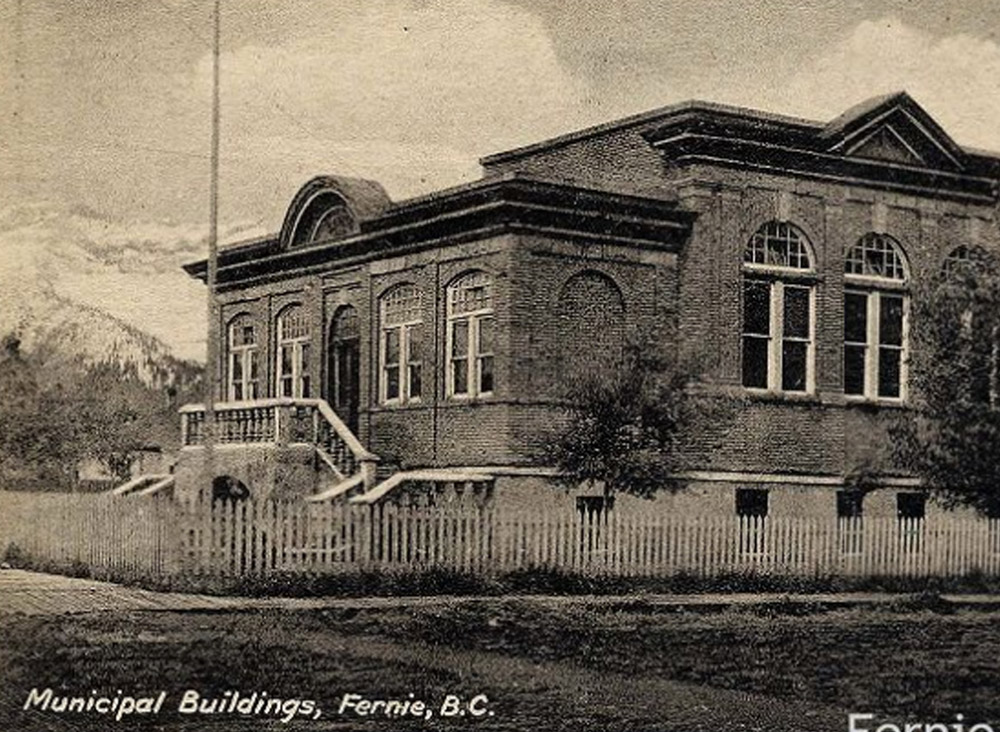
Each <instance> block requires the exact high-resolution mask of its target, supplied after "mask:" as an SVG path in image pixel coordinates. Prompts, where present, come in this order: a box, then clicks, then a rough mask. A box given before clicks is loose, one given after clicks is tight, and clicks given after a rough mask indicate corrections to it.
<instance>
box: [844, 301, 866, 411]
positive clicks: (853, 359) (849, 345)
mask: <svg viewBox="0 0 1000 732" xmlns="http://www.w3.org/2000/svg"><path fill="white" fill-rule="evenodd" d="M867 360H868V296H867V295H865V294H863V293H858V292H845V293H844V392H845V393H846V394H864V393H865V363H866V362H867Z"/></svg>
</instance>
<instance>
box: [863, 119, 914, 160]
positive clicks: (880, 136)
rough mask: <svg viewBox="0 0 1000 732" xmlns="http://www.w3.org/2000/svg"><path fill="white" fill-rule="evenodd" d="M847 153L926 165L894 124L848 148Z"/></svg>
mask: <svg viewBox="0 0 1000 732" xmlns="http://www.w3.org/2000/svg"><path fill="white" fill-rule="evenodd" d="M847 155H848V156H849V157H854V158H868V159H870V160H885V161H886V162H890V163H902V164H904V165H925V164H926V163H925V161H924V160H923V158H921V157H920V156H919V155H918V154H917V152H916V151H915V150H914V149H913V148H912V147H910V146H909V145H908V144H907V143H906V141H905V140H904V139H903V138H902V137H900V135H899V133H898V132H896V131H895V130H894V129H893V128H892V126H890V125H885V126H884V127H880V128H878V129H877V130H875V131H874V132H873V133H872V134H870V135H869V136H868V137H866V138H865V139H864V140H862V141H861V142H859V143H858V144H857V145H855V146H854V147H853V148H851V149H850V150H848V152H847Z"/></svg>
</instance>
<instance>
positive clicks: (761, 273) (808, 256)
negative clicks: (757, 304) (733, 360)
mask: <svg viewBox="0 0 1000 732" xmlns="http://www.w3.org/2000/svg"><path fill="white" fill-rule="evenodd" d="M779 227H783V228H784V230H783V231H782V232H781V234H780V236H777V238H778V240H779V241H782V242H785V243H787V244H788V245H789V246H791V244H792V242H796V243H798V244H800V245H801V247H802V251H799V252H794V253H792V256H791V257H789V258H790V259H791V258H794V259H797V260H798V261H800V262H801V261H803V260H805V264H806V266H804V267H792V266H783V265H773V264H765V263H761V262H759V261H754V260H756V259H761V258H762V257H759V256H757V254H758V253H759V252H761V251H763V252H765V253H766V248H765V249H763V250H762V249H761V248H760V246H759V245H760V242H759V238H760V237H762V236H766V235H767V234H765V233H764V232H766V231H768V230H769V229H771V228H779ZM779 230H780V229H779ZM790 234H794V235H795V237H796V238H797V239H796V238H792V237H791V236H790ZM743 258H744V261H743V277H742V280H741V283H740V285H741V287H742V290H741V293H740V298H741V301H742V303H743V307H744V308H745V307H746V297H745V294H746V284H747V282H761V283H765V284H767V286H768V290H769V296H770V298H769V307H770V311H769V314H768V322H769V326H770V327H769V332H768V336H767V385H766V386H764V387H757V386H745V385H744V386H743V388H744V389H746V390H747V391H748V392H750V393H758V394H773V395H777V396H811V395H814V394H815V393H816V282H815V270H814V267H813V262H814V256H813V251H812V246H811V244H810V243H809V239H808V237H807V236H806V235H805V234H804V233H803V232H802V231H801V230H800V229H799V228H798V227H797V226H795V225H794V224H791V223H789V222H786V221H770V222H768V223H766V224H764V225H763V226H761V227H760V228H759V229H757V231H756V232H755V233H754V234H753V235H752V236H751V237H750V239H749V240H748V242H747V244H746V247H745V249H744V255H743ZM748 260H749V261H748ZM785 288H797V289H805V290H808V292H809V334H808V337H807V339H805V343H806V381H805V389H804V390H785V389H783V388H782V383H781V382H782V372H783V368H784V363H783V359H784V354H783V346H784V343H785V341H786V340H789V341H796V342H802V341H803V339H801V338H786V337H785V334H784V330H785ZM745 323H746V318H745V313H743V317H742V318H741V321H740V361H741V369H740V381H741V384H742V380H743V366H744V365H743V363H742V361H743V357H744V355H743V354H744V348H743V343H744V341H745V339H746V338H747V337H748V336H747V334H746V331H745V330H744V327H745Z"/></svg>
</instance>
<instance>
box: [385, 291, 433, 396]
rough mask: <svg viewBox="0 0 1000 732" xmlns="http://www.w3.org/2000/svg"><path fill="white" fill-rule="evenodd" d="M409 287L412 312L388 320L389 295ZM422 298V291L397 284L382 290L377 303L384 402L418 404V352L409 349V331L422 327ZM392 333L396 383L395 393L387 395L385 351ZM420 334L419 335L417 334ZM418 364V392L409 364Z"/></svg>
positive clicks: (422, 385)
mask: <svg viewBox="0 0 1000 732" xmlns="http://www.w3.org/2000/svg"><path fill="white" fill-rule="evenodd" d="M406 288H412V291H413V295H412V296H413V297H414V298H415V299H416V305H415V306H414V312H413V313H412V314H409V316H408V317H403V318H398V319H397V318H392V320H391V322H390V318H389V317H388V316H389V313H388V309H389V305H390V303H391V298H392V297H393V296H394V295H398V294H399V293H400V292H401V291H402V290H404V289H406ZM422 308H423V297H422V293H421V292H420V290H419V289H418V288H416V287H415V286H414V285H398V286H397V287H394V288H393V289H392V290H390V291H389V292H387V293H385V294H384V295H383V296H382V297H381V298H380V302H379V316H380V317H379V322H380V324H381V331H380V337H379V401H380V402H381V403H382V404H384V405H389V406H391V405H399V404H407V403H418V402H420V400H421V396H422V392H423V390H424V374H423V362H422V359H421V357H420V354H418V353H414V350H413V333H414V331H415V330H416V329H420V328H423V324H424V323H423V311H422ZM392 333H396V334H397V336H398V338H399V362H398V363H397V364H396V368H397V370H398V374H397V378H398V382H397V383H398V384H399V394H398V395H397V396H395V397H391V398H390V397H389V379H388V365H389V364H388V354H389V348H388V345H389V336H390V334H392ZM421 337H423V334H421ZM413 366H420V369H421V376H420V390H421V394H414V393H413V382H412V378H411V376H412V373H413V372H412V370H411V367H413Z"/></svg>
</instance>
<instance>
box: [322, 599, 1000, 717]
mask: <svg viewBox="0 0 1000 732" xmlns="http://www.w3.org/2000/svg"><path fill="white" fill-rule="evenodd" d="M652 607H655V606H651V605H650V604H649V603H644V602H643V601H642V600H641V599H640V600H637V601H635V602H634V603H632V604H631V605H628V604H624V603H617V604H612V605H606V604H598V603H594V604H591V605H580V604H566V603H561V604H552V605H548V606H547V605H545V604H543V603H542V602H540V601H539V602H532V601H529V600H512V601H502V602H497V603H494V602H480V603H461V602H456V603H455V604H453V605H450V606H446V607H435V608H420V609H417V610H411V611H409V612H407V613H405V614H403V613H393V612H392V611H380V612H379V613H378V614H377V615H375V616H374V617H373V615H372V613H370V612H369V613H363V615H365V616H366V617H361V616H360V615H359V616H356V617H354V618H351V619H345V620H343V621H342V622H343V623H344V627H345V628H347V629H350V628H354V627H357V629H358V631H359V632H364V633H380V634H388V635H390V636H392V637H395V638H400V639H403V638H417V639H420V640H424V641H426V642H430V643H435V644H438V645H443V646H461V647H463V648H472V649H477V650H482V651H487V652H493V653H502V654H507V655H514V656H520V657H525V658H530V659H532V660H535V661H538V662H543V661H562V662H569V663H573V664H578V665H582V666H588V667H591V668H593V669H595V670H599V671H606V672H620V673H625V674H631V675H636V676H641V677H653V678H660V679H672V680H677V681H684V682H690V683H695V684H702V685H709V686H714V687H718V688H722V689H732V690H739V691H741V692H755V693H759V694H764V695H767V696H773V697H777V698H782V699H786V700H807V701H808V702H810V703H813V704H824V705H830V706H833V707H836V708H841V709H845V710H846V709H850V710H866V711H872V712H876V713H879V714H882V715H887V716H890V717H894V718H896V719H902V718H917V719H938V718H946V719H951V718H952V717H951V716H950V715H952V714H953V713H954V712H955V711H956V710H959V711H962V712H963V713H965V714H966V717H967V718H969V719H973V718H978V719H990V718H991V715H993V716H995V714H996V703H995V689H996V688H997V686H998V685H1000V636H997V634H996V633H995V627H996V623H997V622H1000V613H997V612H995V611H994V612H990V613H983V612H966V611H957V612H953V608H951V607H948V608H947V611H946V614H942V612H941V610H942V606H941V604H940V598H938V597H937V596H936V595H934V594H930V593H928V594H923V595H913V596H911V597H909V598H907V599H906V600H905V601H903V602H901V603H899V604H898V605H895V606H889V607H880V608H879V610H878V611H875V612H872V611H871V610H870V609H867V608H856V609H850V610H831V609H830V608H820V610H821V612H813V611H811V609H810V608H808V607H804V606H802V605H794V604H791V603H790V604H787V605H786V604H785V603H777V604H776V605H769V606H766V607H764V608H747V609H743V610H725V611H721V612H713V613H707V614H706V613H698V612H689V611H686V610H677V609H676V608H674V609H671V610H670V611H668V612H650V609H651V608H652Z"/></svg>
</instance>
